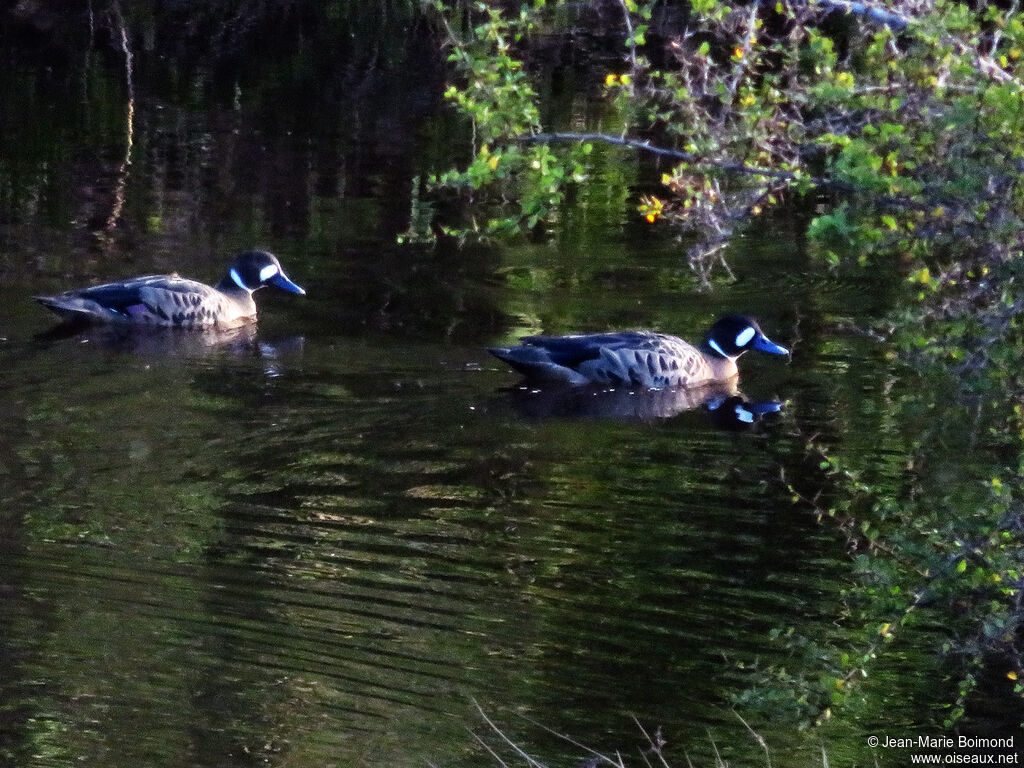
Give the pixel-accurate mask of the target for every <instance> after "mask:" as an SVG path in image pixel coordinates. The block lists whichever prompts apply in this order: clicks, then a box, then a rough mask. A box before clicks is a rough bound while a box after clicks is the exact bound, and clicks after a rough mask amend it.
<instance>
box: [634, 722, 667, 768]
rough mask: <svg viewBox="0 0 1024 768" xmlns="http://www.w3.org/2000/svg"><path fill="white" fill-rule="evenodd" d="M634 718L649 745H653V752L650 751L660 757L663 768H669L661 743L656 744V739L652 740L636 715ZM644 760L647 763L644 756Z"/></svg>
mask: <svg viewBox="0 0 1024 768" xmlns="http://www.w3.org/2000/svg"><path fill="white" fill-rule="evenodd" d="M632 717H633V722H634V723H636V727H637V728H639V729H640V733H642V734H643V735H644V738H645V739H647V743H648V744H650V745H651V750H650V751H652V752H654V754H656V755H657V756H658V760H659V761H660V762H661V764H662V765H663V766H665V768H669V765H668V763H667V762H665V756H664V755H663V754H661V747H662V745H661V744H660V743H658V742H656V741H655V740H654V739H652V738H651V735H650V734H649V733H647V731H646V730H644V727H643V726H642V725H641V724H640V720H638V719H637V716H636V715H633V716H632ZM659 741H660V739H659ZM644 760H645V761H646V760H647V757H646V755H645V756H644ZM648 765H650V763H648Z"/></svg>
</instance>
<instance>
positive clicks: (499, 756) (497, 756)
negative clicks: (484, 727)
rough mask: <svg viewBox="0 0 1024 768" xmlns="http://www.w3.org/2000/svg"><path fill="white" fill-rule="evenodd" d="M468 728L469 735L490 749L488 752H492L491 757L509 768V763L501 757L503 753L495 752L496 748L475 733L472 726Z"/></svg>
mask: <svg viewBox="0 0 1024 768" xmlns="http://www.w3.org/2000/svg"><path fill="white" fill-rule="evenodd" d="M466 730H467V731H469V735H470V736H472V737H473V738H474V739H476V741H477V743H478V744H479V745H480V746H481V747H483V748H484V749H486V750H487V751H488V753H490V755H491V757H493V758H494V759H495V760H497V761H498V763H499V764H500V765H501V766H502V768H508V763H506V762H505V761H504V760H502V759H501V755H499V754H498V753H497V752H495V751H494V749H492V748H491V745H490V744H488V743H487V742H486V741H484V740H483V739H481V738H480V737H479V736H478V735H477V734H476V733H474V732H473V729H472V728H467V729H466Z"/></svg>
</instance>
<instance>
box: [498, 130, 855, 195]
mask: <svg viewBox="0 0 1024 768" xmlns="http://www.w3.org/2000/svg"><path fill="white" fill-rule="evenodd" d="M516 141H519V142H523V143H530V142H552V141H600V142H603V143H605V144H615V145H617V146H620V147H627V148H629V149H638V150H640V151H641V152H648V153H650V154H652V155H658V156H660V157H667V158H670V159H672V160H680V161H682V162H686V163H692V164H694V165H698V166H704V167H710V168H717V169H719V170H722V171H727V172H728V173H742V174H748V175H751V176H764V177H765V178H769V179H779V180H781V181H800V180H807V181H809V182H811V183H812V184H816V185H818V186H826V187H833V188H835V189H840V190H848V191H852V190H853V189H854V187H853V186H852V185H850V184H846V183H845V182H841V181H836V180H834V179H827V178H825V177H823V176H807V175H805V174H801V173H797V172H795V171H784V170H780V169H778V168H760V167H757V166H753V165H747V164H745V163H735V162H729V161H718V160H712V159H709V158H706V157H701V156H700V155H698V154H696V153H694V152H686V151H685V150H681V149H671V148H669V147H659V146H657V145H655V144H651V143H650V142H649V141H642V140H640V139H628V138H626V137H624V136H612V135H611V134H607V133H571V132H562V131H554V132H550V133H536V134H524V135H521V136H517V137H516Z"/></svg>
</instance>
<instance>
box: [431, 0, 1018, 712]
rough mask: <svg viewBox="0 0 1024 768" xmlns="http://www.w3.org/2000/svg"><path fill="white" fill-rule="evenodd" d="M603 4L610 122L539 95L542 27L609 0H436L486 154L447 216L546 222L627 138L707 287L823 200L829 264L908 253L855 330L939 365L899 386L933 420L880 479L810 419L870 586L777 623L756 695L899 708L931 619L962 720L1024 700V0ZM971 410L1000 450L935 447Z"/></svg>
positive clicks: (455, 94) (509, 230) (578, 20)
mask: <svg viewBox="0 0 1024 768" xmlns="http://www.w3.org/2000/svg"><path fill="white" fill-rule="evenodd" d="M599 7H600V11H593V9H590V11H589V12H594V13H600V14H601V16H600V18H601V20H602V21H603V22H604V23H606V24H607V23H608V21H609V20H610V19H614V20H615V21H614V24H612V26H611V30H612V31H609V30H608V28H604V30H603V34H604V35H606V36H611V37H612V38H614V41H615V46H616V48H617V52H616V53H615V54H614V55H612V56H609V57H608V59H607V62H605V69H604V72H603V74H601V75H600V78H599V79H598V80H597V81H595V82H593V83H589V84H588V87H590V88H592V90H593V91H594V92H595V93H600V94H601V96H600V98H601V104H602V110H603V111H602V115H601V117H600V119H599V120H598V122H599V124H600V125H601V129H600V130H596V131H594V130H586V131H585V132H580V131H574V130H573V128H574V126H572V125H569V126H565V125H551V124H547V123H546V122H545V121H544V119H542V114H543V110H542V105H541V100H540V98H539V96H538V94H539V93H540V92H541V91H542V89H543V84H542V83H540V82H539V81H538V80H537V78H536V77H535V75H534V73H533V68H532V67H531V61H532V59H533V57H534V56H536V55H537V53H536V50H537V47H538V44H539V41H540V40H543V39H544V38H545V36H551V35H559V34H561V35H571V34H572V32H571V30H572V29H573V28H574V25H586V24H587V23H588V19H587V18H586V14H587V13H588V10H587V9H580V8H579V7H576V6H573V5H571V4H565V3H545V2H543V0H538V1H537V2H534V3H533V4H532V5H530V6H523V7H522V8H521V9H517V10H515V11H507V10H504V9H503V8H502V7H501V6H500V4H496V3H495V4H488V3H475V4H472V5H470V6H468V7H466V6H462V5H460V6H459V7H458V8H454V7H452V6H449V5H448V4H446V3H444V2H438V3H437V4H436V5H435V10H436V12H437V13H438V16H439V18H440V19H442V20H443V23H444V24H445V26H446V29H447V31H448V35H449V45H450V50H451V54H450V59H451V61H452V62H453V63H454V64H455V67H456V69H457V72H458V77H457V79H456V80H455V83H454V84H452V85H450V86H449V87H448V89H447V92H446V96H447V98H448V99H449V100H450V101H451V103H452V104H453V105H454V106H455V107H456V108H457V110H458V111H459V112H460V113H461V114H463V115H464V116H465V118H466V119H467V120H468V121H469V122H470V124H471V128H472V130H471V136H472V139H471V141H472V147H471V152H470V155H469V157H468V161H467V163H466V164H465V165H464V166H463V167H460V168H458V169H453V170H450V171H448V172H446V173H443V174H439V175H438V176H436V177H434V178H433V180H432V181H433V184H434V190H435V192H436V193H437V194H439V195H442V196H452V195H454V196H455V197H457V198H460V199H462V200H463V201H466V202H468V203H470V205H469V206H468V207H466V208H465V209H464V210H465V211H467V213H466V214H465V215H464V217H463V218H462V219H461V220H459V221H456V222H447V223H446V225H445V227H444V228H443V231H445V232H446V233H447V234H449V235H454V236H457V237H459V238H467V237H479V236H483V237H495V236H509V235H512V236H518V235H522V234H527V233H532V234H534V235H537V234H538V233H539V234H540V235H542V236H543V234H544V233H545V232H546V231H547V230H548V229H549V228H551V227H553V226H554V224H555V223H556V222H557V221H558V220H559V219H560V217H561V216H562V215H563V211H564V209H565V208H566V207H567V206H568V205H571V204H572V201H573V199H574V197H575V195H576V191H577V190H578V189H579V188H580V187H582V186H583V185H586V184H587V182H588V179H589V177H590V176H591V173H592V165H591V164H592V162H593V158H594V157H595V156H596V155H597V154H598V152H597V148H598V147H605V146H607V147H618V148H619V149H618V150H617V151H621V152H624V153H635V154H636V155H637V157H638V160H643V159H648V158H649V159H651V160H652V161H656V162H657V163H658V164H659V165H658V166H657V170H658V171H660V184H656V183H645V181H644V179H643V176H642V174H638V178H637V179H635V180H634V182H633V184H632V186H631V189H630V193H631V195H632V199H633V206H634V210H633V215H637V216H641V217H643V218H644V219H645V220H646V221H647V222H649V223H650V224H651V225H652V226H660V227H669V228H671V229H672V230H675V231H677V232H678V233H679V234H680V237H681V238H685V241H686V242H687V243H689V244H690V245H689V248H688V251H687V257H688V260H689V263H690V265H691V267H692V268H693V269H694V270H695V271H696V272H697V274H698V275H699V276H700V278H701V280H702V281H703V282H704V284H705V285H711V284H712V281H713V280H712V279H713V276H714V275H715V274H716V273H717V272H718V271H724V272H725V273H726V274H728V270H729V268H728V264H727V261H726V259H725V258H724V253H725V249H726V248H727V246H728V245H729V243H730V239H731V238H732V236H733V235H734V234H735V233H738V232H741V231H743V230H744V229H745V228H749V226H750V224H751V221H752V220H754V219H756V218H757V217H759V216H766V215H770V212H771V210H772V209H778V208H780V206H789V207H788V208H786V210H796V209H805V210H806V209H807V208H809V207H812V206H813V211H814V215H813V216H809V217H808V219H807V221H808V224H807V227H806V235H807V237H808V238H809V239H810V241H811V243H812V244H813V245H812V247H813V249H814V252H815V253H816V254H817V255H818V256H819V257H820V265H821V268H822V269H837V270H856V269H879V270H884V271H886V272H889V271H894V273H895V274H897V275H900V276H902V279H903V280H905V287H906V289H907V290H906V292H905V293H906V297H905V301H904V302H903V304H902V308H900V309H898V310H896V311H895V312H894V313H893V314H892V316H891V317H889V318H887V320H886V321H885V323H884V324H879V326H878V327H875V328H857V329H854V330H856V331H858V332H861V333H864V334H867V335H868V336H870V337H872V338H875V339H877V340H879V341H883V342H885V343H886V344H887V345H889V347H890V349H891V350H892V352H893V353H896V354H898V355H899V359H900V360H901V361H902V362H903V363H904V364H906V365H909V366H911V370H913V371H916V374H914V373H912V374H910V375H918V376H920V379H921V382H922V387H921V391H920V392H918V393H915V394H914V396H913V397H904V398H903V399H902V400H901V401H899V402H894V403H892V407H893V411H894V413H895V414H898V417H899V418H904V419H906V420H907V421H908V422H909V423H920V427H919V429H918V430H917V434H916V437H915V439H914V440H913V441H912V443H911V444H908V445H906V447H905V453H904V455H901V456H899V457H896V458H895V459H894V460H893V463H894V464H896V465H898V466H900V467H901V468H900V469H898V470H897V471H898V472H899V473H900V474H901V475H902V485H903V488H904V492H903V493H901V494H899V495H895V496H894V495H893V494H892V493H891V491H887V490H886V488H889V487H890V486H888V485H876V484H875V483H873V482H872V481H871V480H870V478H869V477H867V473H868V469H867V468H866V467H861V466H857V460H856V459H852V458H848V457H846V456H845V455H844V452H843V450H842V447H841V446H832V445H829V444H828V443H827V441H823V440H821V439H820V438H819V436H817V435H807V436H805V438H806V439H805V444H806V451H807V461H808V462H811V463H813V464H815V465H817V467H818V469H819V471H820V473H821V475H820V476H821V479H822V483H821V486H820V487H818V488H816V489H810V488H804V487H798V484H794V483H791V482H790V481H789V479H788V478H786V477H785V476H782V477H780V482H781V483H783V484H784V485H785V487H786V488H787V489H788V491H789V493H790V496H791V498H792V502H793V503H794V504H796V505H802V506H803V507H805V508H806V509H807V510H808V511H809V512H810V513H812V514H814V515H816V516H817V518H818V519H819V520H820V521H821V522H822V524H823V525H828V526H832V527H834V528H835V530H836V531H837V533H838V534H839V535H842V536H844V537H845V538H846V540H847V542H848V545H849V550H850V554H851V566H852V573H853V575H852V577H851V579H852V581H851V583H852V584H853V585H854V586H852V587H851V588H850V589H849V590H848V591H847V592H846V593H845V594H844V597H843V605H842V607H841V611H840V615H837V616H836V617H835V619H836V621H837V622H839V623H841V625H842V626H843V628H844V635H843V639H842V640H841V641H831V642H829V641H823V640H821V639H820V638H819V639H813V638H807V637H801V636H799V635H798V634H797V633H795V631H794V630H793V629H792V628H790V627H785V626H783V627H779V628H778V629H777V630H776V631H775V632H773V639H774V642H777V643H782V644H784V645H785V646H786V647H788V648H789V649H790V651H791V653H792V654H793V655H794V656H797V657H800V658H801V659H802V662H801V663H800V664H797V665H796V668H798V669H800V670H803V671H802V672H800V673H794V672H793V671H792V670H787V669H783V668H781V667H775V668H770V669H766V668H761V669H757V670H756V671H754V672H753V673H752V674H753V677H754V678H755V679H756V681H757V684H755V685H754V686H752V687H751V688H750V689H749V690H748V691H746V692H745V693H742V694H739V695H738V696H737V703H738V704H740V705H742V706H745V707H750V708H753V709H755V710H756V709H757V708H763V709H765V710H766V711H767V710H777V708H778V707H779V706H780V705H785V706H786V708H788V709H789V710H791V711H793V712H795V713H797V714H798V715H799V717H800V718H801V720H802V721H803V722H806V723H811V722H816V723H823V722H826V721H828V720H829V719H830V718H832V717H833V716H834V715H835V713H836V711H837V708H841V707H851V708H860V709H863V708H867V709H868V710H872V709H873V710H874V711H875V714H876V715H880V714H881V710H880V709H879V708H883V707H884V704H883V703H882V701H883V700H884V695H883V694H882V692H880V691H878V690H875V691H874V694H872V693H871V682H872V678H873V676H874V675H875V673H876V670H878V668H879V667H880V666H884V657H885V654H886V650H887V648H889V647H892V646H894V645H898V643H899V640H900V636H901V633H902V632H903V631H904V630H908V629H917V630H919V631H925V628H926V627H927V628H928V631H930V632H932V633H933V634H934V635H935V637H936V641H935V652H936V655H937V657H939V658H941V659H943V664H944V669H945V672H944V673H943V680H944V682H942V687H943V689H944V690H947V691H948V693H947V695H946V696H945V705H944V710H943V712H942V713H941V714H940V715H939V716H938V718H937V719H938V721H939V722H943V723H945V724H946V725H947V726H953V725H954V724H957V723H959V724H961V725H962V724H963V723H964V718H965V716H966V718H967V720H968V721H969V719H970V706H971V701H972V693H973V692H974V691H975V690H976V689H978V688H979V686H981V687H984V688H985V689H986V695H987V696H989V697H992V696H995V697H997V698H998V697H1008V698H1010V699H1013V698H1016V699H1017V700H1024V687H1022V681H1024V655H1022V653H1024V624H1022V619H1024V606H1022V586H1024V547H1022V544H1021V538H1022V536H1024V507H1022V504H1024V382H1022V381H1021V378H1020V374H1019V371H1021V370H1024V338H1022V335H1021V331H1022V322H1021V318H1020V310H1021V309H1022V308H1024V292H1022V291H1021V289H1020V281H1021V279H1022V277H1024V272H1022V270H1024V251H1022V248H1024V238H1022V234H1021V233H1022V232H1024V192H1022V190H1021V187H1020V183H1019V179H1020V176H1021V171H1022V170H1024V19H1022V16H1021V14H1020V12H1019V8H1018V5H1017V3H1010V4H996V5H990V4H986V3H973V4H972V3H965V2H951V1H948V0H934V1H931V2H929V1H927V0H925V1H918V0H907V1H906V2H900V3H889V4H886V8H884V9H883V8H881V7H876V6H872V5H870V4H862V3H845V2H826V1H822V2H797V1H795V0H779V2H774V3H771V2H763V3H748V4H742V5H740V4H737V5H735V6H731V5H727V4H726V3H724V2H718V1H717V0H694V2H692V3H690V4H689V8H688V9H687V8H685V7H684V8H679V7H676V6H674V5H673V4H666V3H660V2H646V1H644V0H620V2H618V3H613V2H608V3H603V4H599ZM593 21H594V20H593V19H590V20H589V22H591V23H593ZM567 30H570V31H567ZM595 69H598V68H596V67H595ZM658 175H659V174H658V172H657V171H655V172H654V173H652V174H650V176H651V178H652V179H656V178H658ZM957 431H959V433H960V434H961V435H962V434H968V435H970V434H974V435H979V434H982V433H983V434H985V435H986V436H987V437H988V438H989V439H990V440H994V441H995V443H997V444H998V445H1000V447H1001V450H1000V451H999V455H998V456H996V455H992V456H988V457H980V459H979V461H978V464H977V471H976V472H974V473H971V472H962V473H960V474H958V475H957V476H956V477H951V476H950V475H949V474H947V473H944V472H941V471H936V467H935V466H934V465H935V464H937V463H940V462H941V457H942V455H943V453H942V451H943V444H944V442H945V437H946V435H948V434H952V433H953V432H957ZM986 461H988V462H989V463H986ZM823 488H827V489H828V490H827V491H825V490H823ZM922 614H927V616H928V618H927V619H921V618H920V617H921V616H922ZM935 627H941V628H942V629H941V631H937V630H936V629H935Z"/></svg>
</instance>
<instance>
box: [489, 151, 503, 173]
mask: <svg viewBox="0 0 1024 768" xmlns="http://www.w3.org/2000/svg"><path fill="white" fill-rule="evenodd" d="M500 159H501V158H500V156H499V155H491V159H490V160H488V161H487V165H488V166H490V169H491V170H492V171H493V170H494V169H495V168H497V167H498V160H500Z"/></svg>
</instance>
